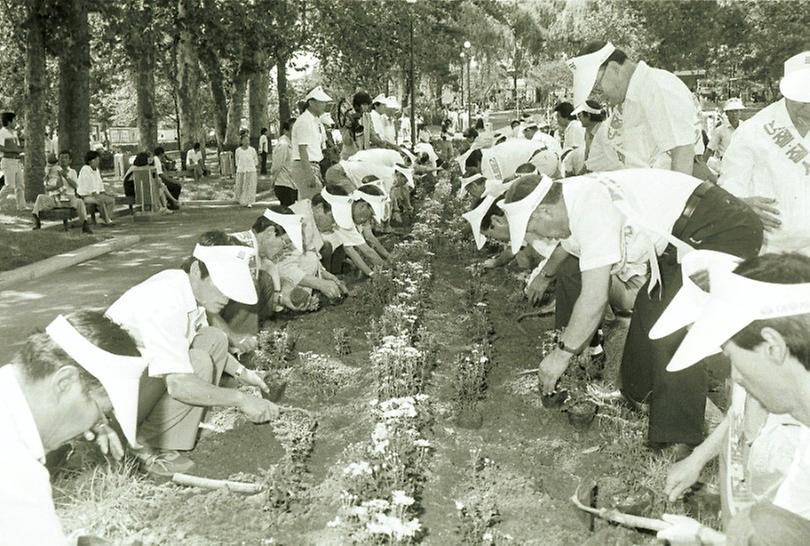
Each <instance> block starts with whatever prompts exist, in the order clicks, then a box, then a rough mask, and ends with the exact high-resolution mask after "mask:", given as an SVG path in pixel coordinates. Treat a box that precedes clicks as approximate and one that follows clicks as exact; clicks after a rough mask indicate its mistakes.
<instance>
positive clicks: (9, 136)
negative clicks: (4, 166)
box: [0, 127, 20, 159]
mask: <svg viewBox="0 0 810 546" xmlns="http://www.w3.org/2000/svg"><path fill="white" fill-rule="evenodd" d="M7 140H12V141H14V143H15V144H17V146H19V145H20V140H19V139H18V138H17V132H16V131H12V130H11V129H9V128H8V127H0V145H3V146H5V144H6V141H7ZM2 158H3V152H0V159H2ZM15 159H16V158H15Z"/></svg>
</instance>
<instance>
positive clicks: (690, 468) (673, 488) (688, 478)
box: [664, 456, 703, 502]
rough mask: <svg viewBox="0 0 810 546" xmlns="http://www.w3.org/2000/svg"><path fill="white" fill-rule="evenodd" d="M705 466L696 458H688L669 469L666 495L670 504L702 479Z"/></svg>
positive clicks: (665, 489)
mask: <svg viewBox="0 0 810 546" xmlns="http://www.w3.org/2000/svg"><path fill="white" fill-rule="evenodd" d="M701 470H703V465H702V464H700V461H698V460H697V459H696V458H695V457H692V456H690V457H687V458H685V459H683V460H681V461H678V462H677V463H675V464H673V465H672V466H671V467H669V471H668V472H667V483H666V485H665V486H664V493H665V494H666V495H667V496H668V497H669V501H670V502H675V501H676V500H677V499H678V498H679V497H680V496H681V495H683V492H684V491H686V490H687V489H689V488H690V487H692V486H693V485H694V484H695V482H697V481H698V480H699V479H700V471H701Z"/></svg>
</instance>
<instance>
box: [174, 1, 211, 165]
mask: <svg viewBox="0 0 810 546" xmlns="http://www.w3.org/2000/svg"><path fill="white" fill-rule="evenodd" d="M199 9H200V5H199V3H198V2H196V1H195V0H177V29H178V34H177V45H176V52H177V55H176V57H177V103H178V104H177V107H178V116H179V118H180V120H179V127H180V150H181V152H182V160H183V164H184V165H185V155H186V154H185V152H186V151H188V150H189V149H190V148H191V147H192V146H193V145H194V143H195V142H198V141H199V140H201V139H202V138H203V136H204V135H203V128H202V119H201V117H200V112H199V108H200V104H199V94H200V93H199V90H200V89H199V88H200V80H201V76H202V74H201V72H200V62H199V58H198V56H197V51H196V48H195V47H194V36H193V27H194V26H195V24H196V23H195V21H194V14H195V13H197V12H198V10H199Z"/></svg>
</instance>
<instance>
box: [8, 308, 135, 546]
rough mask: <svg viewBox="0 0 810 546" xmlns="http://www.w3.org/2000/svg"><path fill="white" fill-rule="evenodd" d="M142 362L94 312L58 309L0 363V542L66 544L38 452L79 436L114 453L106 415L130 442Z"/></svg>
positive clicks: (116, 443)
mask: <svg viewBox="0 0 810 546" xmlns="http://www.w3.org/2000/svg"><path fill="white" fill-rule="evenodd" d="M145 368H146V361H145V360H144V359H143V358H141V357H140V355H139V354H138V350H137V348H136V347H135V343H134V342H133V340H132V339H131V338H130V337H129V336H128V335H127V333H126V332H125V331H123V330H122V329H121V328H120V327H119V326H117V325H116V324H115V323H113V322H112V321H110V320H109V319H107V318H105V317H104V316H103V315H102V314H101V313H98V312H95V311H77V312H75V313H72V314H70V315H68V316H66V317H65V316H62V315H60V316H58V317H57V318H56V319H54V320H53V322H51V323H50V324H49V325H48V327H47V328H46V329H45V332H43V333H36V334H33V335H31V336H30V337H28V339H26V340H25V342H24V344H23V347H22V349H21V350H20V352H19V353H17V355H15V357H14V359H13V360H12V361H11V362H10V363H9V364H7V365H6V366H2V367H0V437H2V438H3V447H2V449H0V483H2V484H3V485H2V487H0V543H2V544H8V545H14V546H43V545H46V544H47V545H49V546H51V545H66V544H68V540H67V538H66V537H65V535H64V533H63V531H62V526H61V524H60V523H59V519H58V518H57V515H56V510H55V509H54V504H53V498H52V495H51V484H50V476H49V474H48V469H47V468H46V467H45V455H46V453H48V452H51V451H54V450H55V449H57V448H59V447H61V446H63V445H65V444H67V443H68V442H69V441H71V440H73V439H75V438H77V437H80V436H82V435H84V436H85V437H86V438H92V437H93V436H96V437H97V439H98V440H99V444H100V446H101V447H102V451H104V453H105V454H106V453H109V454H110V455H112V456H113V457H114V458H116V459H120V458H121V457H122V456H123V449H122V447H121V443H120V440H119V439H118V436H117V435H116V433H115V431H114V430H113V428H112V427H111V426H110V424H109V420H108V418H107V415H108V414H110V413H111V412H112V413H113V414H114V415H115V420H116V422H117V424H118V427H120V429H121V430H122V431H123V433H124V436H125V437H126V439H127V441H128V442H129V443H130V444H131V445H137V441H136V438H135V427H136V423H137V416H138V385H139V382H140V379H141V376H142V374H143V371H144V369H145Z"/></svg>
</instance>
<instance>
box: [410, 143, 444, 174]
mask: <svg viewBox="0 0 810 546" xmlns="http://www.w3.org/2000/svg"><path fill="white" fill-rule="evenodd" d="M413 151H414V152H416V153H417V154H427V156H428V161H430V166H431V167H433V168H435V167H436V162H437V161H438V160H439V155H438V154H437V153H436V150H434V149H433V144H431V143H430V142H417V143H416V145H415V146H414V147H413Z"/></svg>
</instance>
